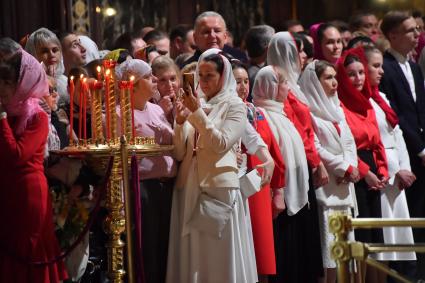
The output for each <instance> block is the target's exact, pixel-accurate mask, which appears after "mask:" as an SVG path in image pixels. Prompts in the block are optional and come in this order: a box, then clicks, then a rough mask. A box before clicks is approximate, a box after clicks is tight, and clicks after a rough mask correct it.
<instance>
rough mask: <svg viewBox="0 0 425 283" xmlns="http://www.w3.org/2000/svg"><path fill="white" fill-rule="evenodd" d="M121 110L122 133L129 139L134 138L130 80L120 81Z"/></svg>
mask: <svg viewBox="0 0 425 283" xmlns="http://www.w3.org/2000/svg"><path fill="white" fill-rule="evenodd" d="M119 89H120V112H121V135H125V138H126V139H127V141H130V140H131V139H132V116H131V114H132V112H131V101H130V100H131V97H130V81H120V82H119Z"/></svg>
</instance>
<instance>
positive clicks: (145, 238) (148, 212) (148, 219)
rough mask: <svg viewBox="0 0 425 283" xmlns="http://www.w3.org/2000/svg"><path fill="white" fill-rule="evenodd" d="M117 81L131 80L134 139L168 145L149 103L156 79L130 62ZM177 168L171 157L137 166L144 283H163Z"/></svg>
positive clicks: (167, 133) (165, 128)
mask: <svg viewBox="0 0 425 283" xmlns="http://www.w3.org/2000/svg"><path fill="white" fill-rule="evenodd" d="M116 74H117V79H118V80H129V79H130V77H131V76H134V78H135V79H134V109H135V110H134V123H135V125H134V126H135V128H136V135H137V136H142V137H154V138H155V142H156V143H157V144H163V145H166V144H168V145H169V144H172V142H173V129H172V127H171V125H170V123H169V122H168V121H167V119H166V118H165V114H164V111H163V110H162V108H161V107H159V106H158V105H156V104H153V103H151V102H149V100H150V99H151V98H152V96H153V94H154V92H155V91H156V81H157V79H156V77H155V76H154V75H153V74H152V69H151V67H150V66H149V65H148V64H147V63H145V62H144V61H142V60H139V59H130V60H127V61H125V62H124V63H122V64H120V65H119V66H118V67H117V69H116ZM176 173H177V164H176V162H175V161H174V159H173V158H172V157H171V156H168V155H165V156H157V157H144V158H143V159H142V160H141V161H140V163H139V174H140V179H141V181H140V194H141V202H142V211H141V214H142V218H141V219H139V221H141V223H142V247H143V248H142V253H143V264H144V274H145V279H146V282H164V281H165V274H166V264H167V253H168V234H169V229H170V213H171V200H172V195H173V186H174V177H175V176H176Z"/></svg>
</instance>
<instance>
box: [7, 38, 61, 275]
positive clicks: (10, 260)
mask: <svg viewBox="0 0 425 283" xmlns="http://www.w3.org/2000/svg"><path fill="white" fill-rule="evenodd" d="M8 44H11V42H10V41H9V42H8ZM2 55H4V54H2ZM2 59H3V60H4V61H2V62H1V63H0V101H1V104H0V156H1V161H2V162H1V163H0V164H1V165H0V200H1V205H0V216H1V219H2V226H3V227H7V228H4V229H1V230H0V246H1V247H0V282H37V283H39V282H42V283H49V282H59V281H60V280H63V279H65V278H66V272H65V270H64V267H63V262H62V261H60V262H56V263H51V264H35V263H37V262H38V263H40V262H46V261H50V260H52V259H53V258H54V257H55V256H58V255H59V254H60V249H59V245H58V243H57V240H56V238H55V234H54V228H53V217H52V206H51V201H50V196H49V191H48V187H47V181H46V178H45V176H44V168H43V159H44V148H45V146H46V139H47V133H48V129H49V128H48V127H49V126H48V118H47V115H46V114H45V113H44V112H43V110H42V109H41V108H40V106H39V105H38V102H39V99H40V98H41V97H42V96H45V95H48V93H49V88H48V83H47V78H46V75H45V73H44V71H43V70H42V68H41V66H40V64H39V63H38V62H37V61H36V60H35V59H34V57H32V56H31V55H29V54H28V53H27V52H25V51H23V50H18V51H16V52H15V53H9V54H8V56H3V58H2Z"/></svg>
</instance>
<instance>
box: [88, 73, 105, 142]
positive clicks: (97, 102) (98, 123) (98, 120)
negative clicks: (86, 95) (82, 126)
mask: <svg viewBox="0 0 425 283" xmlns="http://www.w3.org/2000/svg"><path fill="white" fill-rule="evenodd" d="M102 87H103V83H102V82H99V81H97V80H95V81H94V82H93V83H92V84H91V85H90V88H91V121H92V123H91V125H92V139H93V141H94V142H103V133H102V132H103V130H102V98H101V96H100V91H101V89H102Z"/></svg>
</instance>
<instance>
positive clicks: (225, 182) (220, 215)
mask: <svg viewBox="0 0 425 283" xmlns="http://www.w3.org/2000/svg"><path fill="white" fill-rule="evenodd" d="M217 53H218V51H217V50H215V49H210V50H208V51H206V52H204V53H203V54H202V55H201V57H200V58H199V61H198V67H197V70H196V74H195V86H196V85H197V84H198V83H199V86H200V88H199V89H197V94H198V96H200V97H201V96H202V97H204V98H205V99H206V101H207V103H208V105H209V108H208V109H202V108H201V106H200V103H199V100H197V98H196V97H194V96H193V94H192V92H191V91H190V92H189V94H186V95H185V96H184V98H183V100H184V101H183V103H181V102H178V103H177V116H176V126H175V136H174V144H175V153H176V158H177V159H179V160H182V164H181V167H180V170H179V173H178V177H177V183H176V187H175V194H174V195H175V196H174V197H173V208H172V219H171V229H170V245H169V257H168V269H167V282H173V283H174V282H182V283H186V282H202V283H204V282H206V283H208V282H230V283H231V282H234V283H239V282H247V283H248V282H249V283H254V282H257V281H258V278H257V273H256V264H255V256H254V249H253V242H252V234H251V231H250V229H251V228H250V225H249V218H248V217H247V214H246V211H245V208H244V205H243V203H244V202H243V199H242V196H241V192H240V190H239V179H238V167H237V162H236V150H237V147H238V141H239V139H240V138H241V136H242V134H243V132H244V129H245V127H246V124H247V118H246V106H245V104H244V103H243V102H242V100H241V99H240V98H239V97H238V96H237V94H236V81H235V79H234V77H233V73H232V68H231V65H230V62H229V61H228V60H227V59H226V58H225V57H224V56H222V55H220V54H217ZM206 112H208V113H206Z"/></svg>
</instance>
